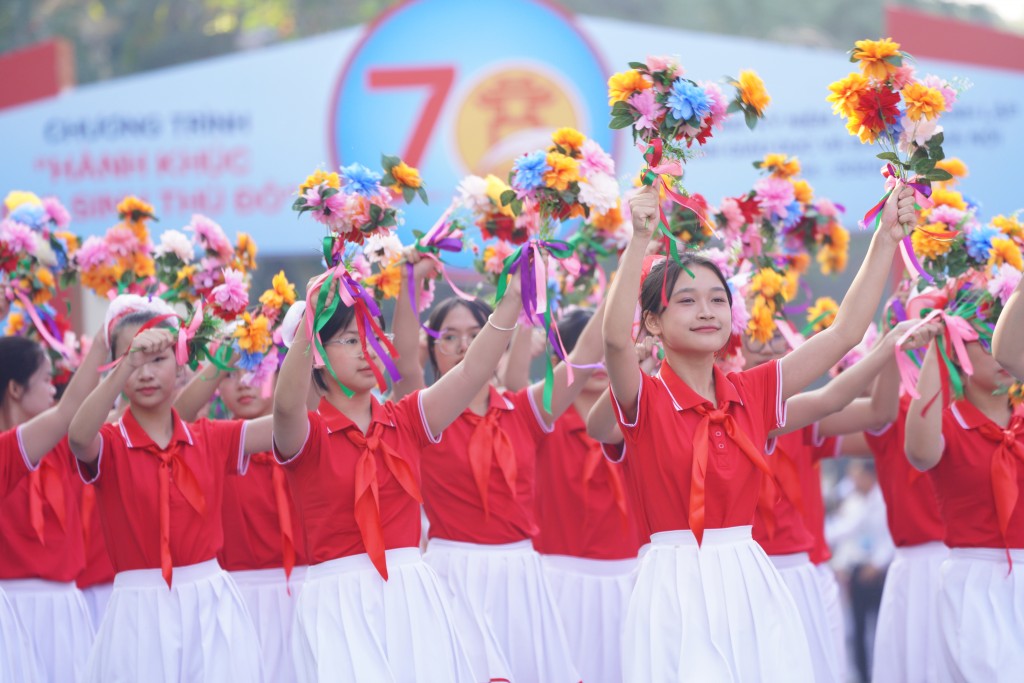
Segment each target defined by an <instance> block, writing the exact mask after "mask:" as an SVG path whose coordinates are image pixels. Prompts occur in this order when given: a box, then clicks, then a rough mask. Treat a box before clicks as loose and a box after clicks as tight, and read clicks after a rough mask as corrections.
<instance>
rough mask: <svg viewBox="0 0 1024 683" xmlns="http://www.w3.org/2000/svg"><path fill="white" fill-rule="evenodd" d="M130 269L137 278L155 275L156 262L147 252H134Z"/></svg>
mask: <svg viewBox="0 0 1024 683" xmlns="http://www.w3.org/2000/svg"><path fill="white" fill-rule="evenodd" d="M132 271H133V272H134V273H135V277H137V278H140V279H141V278H147V277H153V276H154V275H156V264H155V263H154V262H153V259H152V258H151V257H150V256H149V255H148V254H141V253H136V254H135V259H134V262H133V263H132Z"/></svg>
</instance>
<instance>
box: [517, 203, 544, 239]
mask: <svg viewBox="0 0 1024 683" xmlns="http://www.w3.org/2000/svg"><path fill="white" fill-rule="evenodd" d="M515 226H516V228H518V229H520V230H525V231H526V232H527V234H529V235H536V234H537V233H539V232H540V211H538V210H537V203H536V201H534V200H533V199H530V198H529V197H527V198H526V199H524V200H523V212H522V213H521V214H520V215H518V216H516V219H515Z"/></svg>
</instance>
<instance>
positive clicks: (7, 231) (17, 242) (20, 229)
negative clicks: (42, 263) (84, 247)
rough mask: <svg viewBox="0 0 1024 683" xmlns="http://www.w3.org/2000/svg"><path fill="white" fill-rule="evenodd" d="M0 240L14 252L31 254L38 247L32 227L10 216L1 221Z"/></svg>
mask: <svg viewBox="0 0 1024 683" xmlns="http://www.w3.org/2000/svg"><path fill="white" fill-rule="evenodd" d="M90 239H92V238H90ZM0 242H3V243H4V244H5V245H7V249H8V250H9V251H11V252H12V253H14V254H31V253H33V252H35V248H36V238H35V234H34V233H33V232H32V228H30V227H28V226H27V225H25V224H24V223H18V222H17V221H12V220H10V219H8V218H5V219H4V220H3V222H0Z"/></svg>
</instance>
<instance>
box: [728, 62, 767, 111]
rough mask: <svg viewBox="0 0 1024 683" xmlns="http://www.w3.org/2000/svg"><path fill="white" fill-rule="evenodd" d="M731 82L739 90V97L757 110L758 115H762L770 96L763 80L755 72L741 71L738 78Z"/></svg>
mask: <svg viewBox="0 0 1024 683" xmlns="http://www.w3.org/2000/svg"><path fill="white" fill-rule="evenodd" d="M733 84H734V85H735V86H736V88H737V89H739V91H740V99H742V100H743V102H744V103H745V104H747V105H749V106H750V107H751V108H752V109H753V110H754V111H755V112H757V115H758V116H762V115H763V114H764V110H765V109H767V108H768V105H769V104H770V103H771V101H772V98H771V97H770V96H769V95H768V91H767V90H766V89H765V87H764V81H762V80H761V77H760V76H758V75H757V72H756V71H749V70H748V71H741V72H740V77H739V80H738V81H733Z"/></svg>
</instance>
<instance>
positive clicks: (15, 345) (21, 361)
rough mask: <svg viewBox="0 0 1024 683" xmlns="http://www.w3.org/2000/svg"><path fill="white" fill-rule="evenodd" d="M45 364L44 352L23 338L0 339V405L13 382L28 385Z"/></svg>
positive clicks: (36, 344)
mask: <svg viewBox="0 0 1024 683" xmlns="http://www.w3.org/2000/svg"><path fill="white" fill-rule="evenodd" d="M44 362H46V351H45V350H44V349H43V347H42V346H40V345H39V344H38V343H36V342H34V341H32V340H31V339H26V338H25V337H0V405H3V402H4V399H5V398H6V397H7V388H8V387H9V386H10V385H11V382H14V383H15V384H17V385H18V386H20V387H25V386H27V385H28V381H29V379H30V378H31V377H32V375H33V374H35V372H36V370H38V369H39V367H40V366H41V365H42V364H43V363H44Z"/></svg>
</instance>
